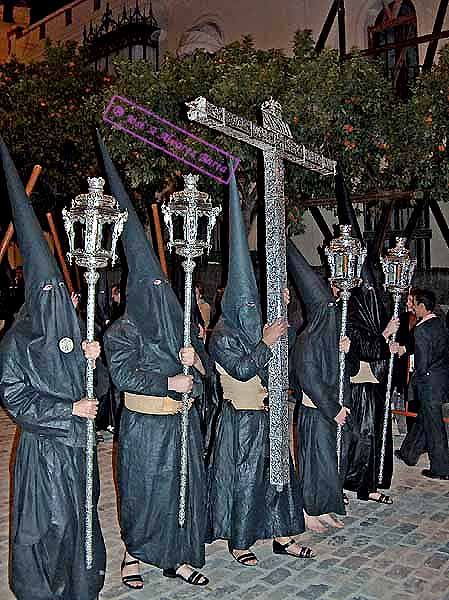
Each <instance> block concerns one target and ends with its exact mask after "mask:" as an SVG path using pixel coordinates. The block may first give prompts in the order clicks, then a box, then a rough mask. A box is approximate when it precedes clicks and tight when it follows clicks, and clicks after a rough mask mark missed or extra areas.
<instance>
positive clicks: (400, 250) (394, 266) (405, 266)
mask: <svg viewBox="0 0 449 600" xmlns="http://www.w3.org/2000/svg"><path fill="white" fill-rule="evenodd" d="M406 243H407V239H406V238H402V237H397V238H396V246H395V247H394V248H390V250H389V251H388V253H387V255H386V256H385V257H384V258H381V259H380V260H381V263H382V270H383V272H384V275H385V283H384V287H385V289H386V290H388V291H389V292H391V293H392V294H393V301H394V307H393V317H392V318H393V319H397V318H398V317H399V304H400V302H401V296H403V295H404V294H407V292H408V290H409V288H410V285H411V282H412V277H413V273H414V271H415V267H416V259H414V258H411V256H410V252H409V250H407V248H406V247H405V244H406ZM391 341H392V342H394V341H396V332H395V333H394V334H393V335H392V337H391ZM393 364H394V354H391V355H390V361H389V364H388V379H387V392H386V394H385V407H384V420H383V428H382V447H381V450H380V464H379V475H378V483H379V484H380V483H382V480H383V473H384V465H385V452H386V446H387V430H388V420H389V417H390V409H391V385H392V381H393Z"/></svg>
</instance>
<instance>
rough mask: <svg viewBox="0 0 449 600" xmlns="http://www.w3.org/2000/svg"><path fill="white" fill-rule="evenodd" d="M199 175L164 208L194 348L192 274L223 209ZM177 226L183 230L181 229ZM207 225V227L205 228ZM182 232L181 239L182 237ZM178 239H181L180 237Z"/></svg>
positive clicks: (182, 503) (182, 502)
mask: <svg viewBox="0 0 449 600" xmlns="http://www.w3.org/2000/svg"><path fill="white" fill-rule="evenodd" d="M198 179H199V176H198V175H192V174H189V175H185V176H184V184H185V187H184V190H182V191H180V192H174V193H173V194H172V195H171V196H170V199H169V201H168V202H166V203H164V204H163V205H162V213H163V215H164V221H165V224H166V226H167V228H168V231H169V236H170V240H169V243H168V247H169V249H170V250H174V251H175V252H176V254H179V255H180V256H182V257H184V259H185V260H184V261H183V262H182V267H183V269H184V272H185V285H184V347H185V348H187V347H188V346H191V345H192V343H191V337H190V330H191V323H192V274H193V271H194V269H195V266H196V265H195V261H194V259H195V258H198V257H200V256H202V254H203V252H206V254H207V253H208V252H209V251H210V248H211V237H212V230H213V228H214V226H215V222H216V220H217V217H218V215H219V214H220V212H221V208H220V207H218V206H216V207H214V206H212V202H211V200H210V199H209V195H208V194H206V193H205V192H200V191H199V190H198V189H197V187H196V184H197V181H198ZM178 225H180V226H182V228H180V229H178ZM202 225H204V226H205V227H202ZM181 230H182V235H181ZM177 235H179V237H177ZM183 373H184V375H188V374H189V367H187V366H185V365H184V366H183ZM189 404H190V394H189V393H183V394H182V413H181V466H180V488H179V512H178V521H179V525H180V527H184V524H185V515H186V490H187V473H188V471H187V464H188V455H187V448H188V444H187V440H188V435H189Z"/></svg>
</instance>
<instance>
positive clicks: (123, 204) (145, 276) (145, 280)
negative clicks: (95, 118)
mask: <svg viewBox="0 0 449 600" xmlns="http://www.w3.org/2000/svg"><path fill="white" fill-rule="evenodd" d="M98 143H99V147H100V151H101V155H102V159H103V164H104V169H105V174H106V178H107V181H108V183H109V188H110V191H111V194H112V195H113V196H114V197H115V199H116V200H117V201H118V203H119V205H120V208H122V209H126V210H127V211H128V220H127V222H126V224H125V226H124V229H123V233H122V235H121V241H122V244H123V247H124V250H125V254H126V260H127V263H128V283H127V290H126V313H125V315H126V316H127V317H128V318H129V319H130V320H131V321H133V322H134V324H135V325H136V326H137V328H138V330H139V332H140V334H141V335H142V337H143V339H144V341H145V343H147V344H152V345H154V356H155V360H156V359H157V360H158V362H159V364H160V365H163V369H164V371H165V370H166V371H167V374H168V375H169V376H171V375H172V374H175V373H179V365H180V363H179V358H178V352H179V349H180V348H181V347H182V332H183V311H182V308H181V305H180V303H179V300H178V298H177V297H176V294H175V293H174V291H173V289H172V288H171V286H170V284H169V282H168V281H167V279H166V277H165V274H164V272H163V270H162V267H161V265H160V263H159V260H158V259H157V257H156V255H155V253H154V250H153V247H152V245H151V243H150V242H149V240H148V238H147V236H146V235H145V231H144V229H143V226H142V223H141V222H140V219H139V217H138V216H137V213H136V211H135V209H134V206H133V204H132V202H131V200H130V198H129V196H128V194H127V192H126V190H125V187H124V185H123V183H122V180H121V179H120V176H119V174H118V172H117V170H116V168H115V166H114V164H113V162H112V160H111V157H110V156H109V153H108V151H107V149H106V147H105V145H104V143H103V140H102V139H101V137H100V136H99V135H98Z"/></svg>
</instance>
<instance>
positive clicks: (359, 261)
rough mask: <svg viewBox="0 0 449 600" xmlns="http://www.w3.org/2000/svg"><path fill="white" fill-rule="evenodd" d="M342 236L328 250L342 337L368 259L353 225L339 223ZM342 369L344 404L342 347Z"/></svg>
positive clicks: (342, 356)
mask: <svg viewBox="0 0 449 600" xmlns="http://www.w3.org/2000/svg"><path fill="white" fill-rule="evenodd" d="M339 227H340V233H341V236H340V237H339V238H336V239H334V240H332V241H331V243H330V244H329V246H328V247H327V248H326V249H325V253H326V256H327V260H328V262H329V267H330V270H331V276H330V277H329V281H330V283H331V284H332V285H333V286H335V287H337V288H338V289H339V290H340V298H341V303H342V307H341V330H340V339H341V338H343V337H345V335H346V326H347V319H348V301H349V298H350V297H351V289H352V288H354V287H357V286H359V285H360V284H361V283H362V279H361V278H360V273H361V270H362V265H363V263H364V262H365V258H366V249H365V248H362V244H361V242H360V240H358V239H357V238H354V237H351V225H340V226H339ZM339 362H340V371H339V383H338V402H339V403H340V405H341V406H343V396H344V382H345V369H346V354H345V353H344V352H343V351H341V350H340V353H339ZM341 437H342V426H341V425H338V427H337V465H338V470H340V461H341Z"/></svg>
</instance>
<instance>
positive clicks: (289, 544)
mask: <svg viewBox="0 0 449 600" xmlns="http://www.w3.org/2000/svg"><path fill="white" fill-rule="evenodd" d="M278 544H279V542H278ZM293 544H296V540H294V539H293V538H291V539H290V540H289V541H288V542H287V543H286V544H279V545H280V546H282V548H283V549H284V550H287V548H290V546H293Z"/></svg>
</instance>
